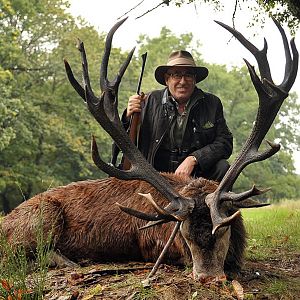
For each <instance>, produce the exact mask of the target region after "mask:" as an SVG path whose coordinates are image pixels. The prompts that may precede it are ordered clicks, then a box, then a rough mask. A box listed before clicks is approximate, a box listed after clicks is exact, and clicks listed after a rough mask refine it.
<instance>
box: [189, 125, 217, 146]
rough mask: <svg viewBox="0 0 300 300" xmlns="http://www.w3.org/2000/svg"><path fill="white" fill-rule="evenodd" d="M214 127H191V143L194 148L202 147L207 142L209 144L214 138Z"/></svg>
mask: <svg viewBox="0 0 300 300" xmlns="http://www.w3.org/2000/svg"><path fill="white" fill-rule="evenodd" d="M215 136H216V133H215V128H214V127H211V128H203V127H200V126H194V128H193V143H194V145H195V146H196V148H198V149H199V148H202V147H204V146H206V145H208V144H211V143H212V142H213V141H214V139H215Z"/></svg>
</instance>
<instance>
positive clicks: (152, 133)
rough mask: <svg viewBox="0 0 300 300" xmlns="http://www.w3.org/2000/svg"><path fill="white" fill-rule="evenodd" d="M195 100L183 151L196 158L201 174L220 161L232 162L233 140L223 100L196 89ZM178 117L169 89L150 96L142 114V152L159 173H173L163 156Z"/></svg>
mask: <svg viewBox="0 0 300 300" xmlns="http://www.w3.org/2000/svg"><path fill="white" fill-rule="evenodd" d="M194 97H196V101H195V103H194V105H193V106H192V107H191V109H190V113H189V116H188V121H187V124H186V128H185V132H184V135H183V140H182V145H181V149H179V150H180V151H181V150H184V152H185V154H186V156H187V155H193V156H195V157H196V159H197V161H198V167H197V168H198V170H199V171H203V172H205V171H207V170H209V169H210V168H211V167H212V166H213V165H214V164H216V162H217V161H219V160H220V159H227V158H229V156H230V155H231V153H232V140H233V139H232V134H231V132H230V130H229V129H228V127H227V124H226V121H225V119H224V115H223V106H222V103H221V101H220V99H219V98H218V97H216V96H215V95H212V94H209V93H205V92H203V91H202V90H200V89H198V88H195V91H194V93H193V95H192V98H194ZM175 114H176V108H175V106H174V104H173V103H172V101H171V100H170V99H169V97H168V91H167V88H165V89H163V90H156V91H153V92H151V93H150V94H148V96H147V99H146V101H145V102H144V106H143V108H142V113H141V126H140V133H139V141H138V148H139V149H140V151H141V152H142V153H143V155H144V156H145V157H146V158H147V160H148V161H149V162H150V163H151V164H152V165H154V166H155V167H156V169H158V170H159V171H172V170H166V168H165V167H164V166H162V165H163V163H165V161H166V159H165V158H164V157H163V156H162V157H160V154H161V145H162V141H163V139H164V138H166V137H167V136H168V134H169V131H170V126H171V123H172V122H173V120H174V118H176V116H175ZM170 150H172V149H170ZM196 175H197V172H196Z"/></svg>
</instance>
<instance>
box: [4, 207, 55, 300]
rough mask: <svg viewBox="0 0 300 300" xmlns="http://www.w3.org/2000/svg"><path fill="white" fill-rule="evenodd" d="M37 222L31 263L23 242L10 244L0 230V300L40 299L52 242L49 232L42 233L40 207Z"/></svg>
mask: <svg viewBox="0 0 300 300" xmlns="http://www.w3.org/2000/svg"><path fill="white" fill-rule="evenodd" d="M37 221H38V222H37V226H36V228H35V234H36V242H37V247H36V250H35V251H34V265H33V264H32V263H31V262H30V261H29V260H28V259H27V257H26V250H25V249H24V247H23V246H22V245H20V244H18V243H17V242H15V243H9V242H8V241H7V240H6V237H5V235H4V233H3V232H0V300H2V299H12V300H15V299H16V300H18V299H25V300H26V299H30V300H32V299H35V300H39V299H43V292H44V287H45V279H46V275H47V271H48V265H49V262H50V256H51V251H52V249H51V248H52V243H51V232H48V233H46V234H45V233H44V232H43V208H42V206H41V209H40V213H39V216H38V220H37ZM0 222H1V219H0Z"/></svg>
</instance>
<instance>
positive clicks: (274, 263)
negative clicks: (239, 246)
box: [45, 253, 300, 300]
mask: <svg viewBox="0 0 300 300" xmlns="http://www.w3.org/2000/svg"><path fill="white" fill-rule="evenodd" d="M85 265H86V263H85ZM152 266H153V265H152V264H143V263H127V264H92V265H86V266H83V267H81V268H77V269H69V268H64V269H53V270H50V271H49V272H48V276H47V290H46V293H45V299H49V300H50V299H51V300H54V299H58V300H69V299H73V300H75V299H85V300H87V299H126V300H130V299H164V300H168V299H170V300H171V299H172V300H177V299H178V300H179V299H180V300H182V299H191V300H193V299H218V300H219V299H242V297H243V299H270V300H271V299H272V300H273V299H299V297H300V296H299V295H300V253H299V254H295V255H293V256H292V257H288V256H284V257H278V258H276V259H270V260H267V261H259V262H255V261H247V262H246V263H245V266H244V268H243V270H242V272H241V274H239V275H238V276H236V277H235V278H231V279H230V280H228V281H226V282H225V283H222V284H221V283H218V284H217V283H213V284H209V285H203V284H201V283H198V282H195V281H194V280H193V279H192V278H191V275H190V274H191V270H190V269H188V268H186V269H182V268H178V267H175V266H170V265H162V266H161V267H160V269H159V271H158V272H157V274H156V277H155V279H154V280H153V281H152V282H151V286H149V287H145V286H144V285H143V283H142V282H143V280H145V279H146V277H147V274H148V273H149V272H150V270H151V268H152ZM232 280H234V281H232ZM239 288H242V291H243V292H242V294H241V292H240V294H239V296H238V292H239Z"/></svg>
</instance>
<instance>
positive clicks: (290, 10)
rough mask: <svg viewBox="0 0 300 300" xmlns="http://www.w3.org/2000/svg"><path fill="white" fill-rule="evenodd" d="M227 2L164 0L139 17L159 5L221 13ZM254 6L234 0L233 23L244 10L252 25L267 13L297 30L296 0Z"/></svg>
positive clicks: (298, 11)
mask: <svg viewBox="0 0 300 300" xmlns="http://www.w3.org/2000/svg"><path fill="white" fill-rule="evenodd" d="M142 2H143V1H142ZM142 2H140V3H139V4H138V5H137V6H139V5H140V4H141V3H142ZM228 2H229V1H224V0H165V1H162V2H161V3H160V4H159V5H157V6H155V7H153V8H152V9H150V10H148V11H147V12H145V13H143V14H142V15H141V16H144V15H145V14H147V13H148V12H152V11H153V10H155V9H157V8H158V7H159V6H161V5H167V6H170V5H175V6H178V7H181V6H182V5H186V4H194V5H203V4H208V5H211V6H212V7H213V8H214V9H215V10H220V11H221V10H222V9H223V8H224V6H227V5H230V6H232V3H230V4H228ZM254 4H255V3H254ZM256 4H257V5H256V6H255V5H253V2H251V1H247V0H235V3H234V6H233V9H232V18H233V22H234V20H235V14H236V11H237V10H238V9H240V10H241V11H244V10H245V9H246V10H248V11H252V13H253V21H254V22H253V24H256V23H263V20H264V15H266V13H267V14H270V15H272V16H273V17H275V18H276V19H277V20H278V21H279V22H280V23H282V24H286V25H287V26H288V27H289V28H290V29H291V31H292V32H295V31H296V29H297V28H299V25H300V6H299V1H298V0H286V1H282V0H257V1H256ZM137 6H136V7H137ZM141 16H140V17H141ZM253 24H252V25H253Z"/></svg>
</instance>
